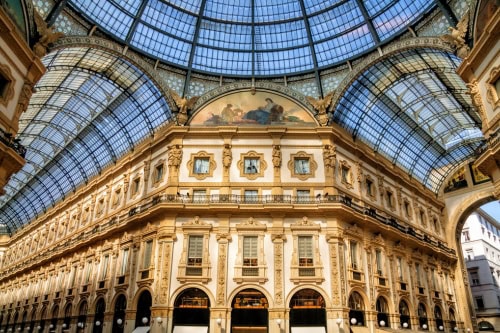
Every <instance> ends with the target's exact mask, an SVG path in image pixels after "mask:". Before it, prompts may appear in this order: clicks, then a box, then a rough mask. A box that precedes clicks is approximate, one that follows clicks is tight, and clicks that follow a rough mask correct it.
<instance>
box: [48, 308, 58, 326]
mask: <svg viewBox="0 0 500 333" xmlns="http://www.w3.org/2000/svg"><path fill="white" fill-rule="evenodd" d="M58 315H59V306H58V305H55V306H54V308H53V309H52V317H51V319H50V325H49V332H51V333H52V332H55V331H56V327H57V319H58Z"/></svg>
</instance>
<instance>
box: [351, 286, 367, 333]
mask: <svg viewBox="0 0 500 333" xmlns="http://www.w3.org/2000/svg"><path fill="white" fill-rule="evenodd" d="M348 305H349V322H350V323H351V325H357V326H365V303H364V301H363V297H361V295H360V294H359V293H358V292H356V291H354V292H352V293H351V295H350V296H349V302H348Z"/></svg>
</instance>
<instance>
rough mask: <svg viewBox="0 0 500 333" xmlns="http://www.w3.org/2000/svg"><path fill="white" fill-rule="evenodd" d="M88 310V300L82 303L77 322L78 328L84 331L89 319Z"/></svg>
mask: <svg viewBox="0 0 500 333" xmlns="http://www.w3.org/2000/svg"><path fill="white" fill-rule="evenodd" d="M87 311H88V305H87V302H86V301H83V302H82V304H80V309H79V310H78V321H77V324H76V327H77V330H79V331H83V329H84V328H85V324H86V321H87Z"/></svg>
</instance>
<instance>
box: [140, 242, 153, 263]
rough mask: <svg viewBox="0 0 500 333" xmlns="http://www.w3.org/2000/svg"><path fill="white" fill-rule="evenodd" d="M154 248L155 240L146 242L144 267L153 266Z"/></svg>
mask: <svg viewBox="0 0 500 333" xmlns="http://www.w3.org/2000/svg"><path fill="white" fill-rule="evenodd" d="M152 250H153V240H148V241H146V242H145V243H144V252H143V261H142V269H148V268H149V266H151V252H152Z"/></svg>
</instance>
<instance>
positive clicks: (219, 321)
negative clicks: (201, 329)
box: [216, 317, 222, 326]
mask: <svg viewBox="0 0 500 333" xmlns="http://www.w3.org/2000/svg"><path fill="white" fill-rule="evenodd" d="M216 322H217V326H220V325H221V324H222V319H220V317H219V318H217V320H216Z"/></svg>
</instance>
